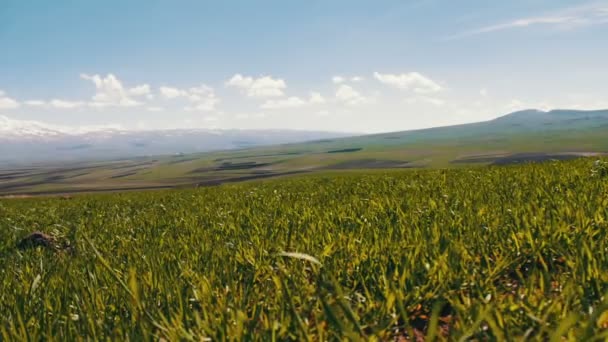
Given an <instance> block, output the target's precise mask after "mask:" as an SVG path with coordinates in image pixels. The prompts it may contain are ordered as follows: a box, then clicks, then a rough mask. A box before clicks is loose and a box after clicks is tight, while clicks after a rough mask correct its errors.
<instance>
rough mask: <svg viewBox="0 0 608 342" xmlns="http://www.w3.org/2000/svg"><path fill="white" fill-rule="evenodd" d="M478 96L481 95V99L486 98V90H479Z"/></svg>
mask: <svg viewBox="0 0 608 342" xmlns="http://www.w3.org/2000/svg"><path fill="white" fill-rule="evenodd" d="M479 95H481V96H483V97H487V96H488V89H486V88H481V90H479Z"/></svg>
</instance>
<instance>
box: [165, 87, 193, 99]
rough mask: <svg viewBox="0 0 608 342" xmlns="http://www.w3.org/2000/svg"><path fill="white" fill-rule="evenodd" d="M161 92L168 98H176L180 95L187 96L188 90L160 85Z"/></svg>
mask: <svg viewBox="0 0 608 342" xmlns="http://www.w3.org/2000/svg"><path fill="white" fill-rule="evenodd" d="M159 90H160V94H161V95H162V96H163V97H165V98H166V99H174V98H177V97H180V96H186V95H187V92H185V91H182V90H180V89H177V88H173V87H160V89H159Z"/></svg>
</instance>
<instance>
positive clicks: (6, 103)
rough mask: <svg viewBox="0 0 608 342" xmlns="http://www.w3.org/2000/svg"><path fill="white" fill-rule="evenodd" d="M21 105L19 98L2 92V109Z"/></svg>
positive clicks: (0, 107) (0, 106)
mask: <svg viewBox="0 0 608 342" xmlns="http://www.w3.org/2000/svg"><path fill="white" fill-rule="evenodd" d="M19 107H20V104H19V102H17V100H14V99H11V98H10V97H6V96H5V95H4V93H2V94H0V109H15V108H19Z"/></svg>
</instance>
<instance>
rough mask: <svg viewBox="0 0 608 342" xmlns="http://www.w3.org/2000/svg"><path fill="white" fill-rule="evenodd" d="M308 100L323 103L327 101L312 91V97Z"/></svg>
mask: <svg viewBox="0 0 608 342" xmlns="http://www.w3.org/2000/svg"><path fill="white" fill-rule="evenodd" d="M308 102H309V103H311V104H321V103H325V98H324V97H323V96H321V94H319V93H317V92H312V93H310V99H309V100H308Z"/></svg>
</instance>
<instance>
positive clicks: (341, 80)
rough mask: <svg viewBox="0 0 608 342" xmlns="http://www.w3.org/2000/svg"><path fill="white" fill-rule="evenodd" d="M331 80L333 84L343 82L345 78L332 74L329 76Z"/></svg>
mask: <svg viewBox="0 0 608 342" xmlns="http://www.w3.org/2000/svg"><path fill="white" fill-rule="evenodd" d="M331 81H332V82H334V83H335V84H340V83H344V82H345V81H346V79H345V78H344V77H342V76H334V77H332V78H331Z"/></svg>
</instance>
